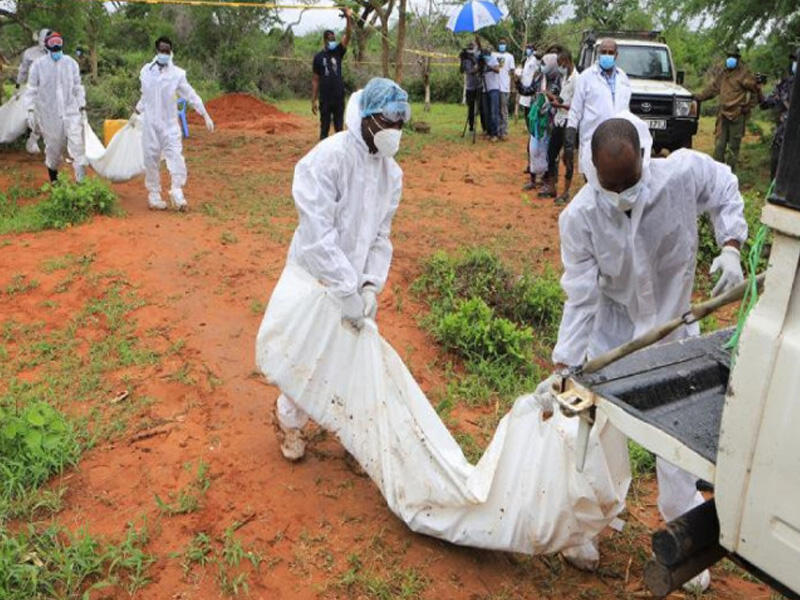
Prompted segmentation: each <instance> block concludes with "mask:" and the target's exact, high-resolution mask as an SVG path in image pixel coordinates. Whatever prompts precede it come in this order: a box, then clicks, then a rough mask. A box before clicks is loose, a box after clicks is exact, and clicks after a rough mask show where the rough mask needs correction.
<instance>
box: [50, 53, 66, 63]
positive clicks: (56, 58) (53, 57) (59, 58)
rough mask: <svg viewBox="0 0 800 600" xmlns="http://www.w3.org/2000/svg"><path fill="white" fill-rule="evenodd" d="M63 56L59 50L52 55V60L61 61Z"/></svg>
mask: <svg viewBox="0 0 800 600" xmlns="http://www.w3.org/2000/svg"><path fill="white" fill-rule="evenodd" d="M62 56H64V53H63V52H62V51H61V50H57V51H55V52H51V53H50V58H52V59H53V60H54V61H56V62H58V61H60V60H61V57H62Z"/></svg>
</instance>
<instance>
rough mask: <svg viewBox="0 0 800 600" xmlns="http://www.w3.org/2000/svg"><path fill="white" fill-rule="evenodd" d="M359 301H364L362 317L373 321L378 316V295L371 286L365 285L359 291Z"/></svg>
mask: <svg viewBox="0 0 800 600" xmlns="http://www.w3.org/2000/svg"><path fill="white" fill-rule="evenodd" d="M361 299H362V300H363V301H364V317H365V318H367V319H372V320H373V321H374V320H375V316H376V315H377V314H378V294H377V292H376V291H375V288H374V287H373V286H371V285H365V286H364V287H363V288H362V290H361Z"/></svg>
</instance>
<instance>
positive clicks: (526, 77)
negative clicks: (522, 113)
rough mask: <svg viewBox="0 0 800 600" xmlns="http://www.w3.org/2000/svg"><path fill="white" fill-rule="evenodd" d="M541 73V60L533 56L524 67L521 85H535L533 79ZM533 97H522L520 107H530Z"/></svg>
mask: <svg viewBox="0 0 800 600" xmlns="http://www.w3.org/2000/svg"><path fill="white" fill-rule="evenodd" d="M538 72H539V59H538V58H536V56H535V55H534V54H531V55H530V56H529V57H528V58H526V59H525V64H524V65H523V66H522V75H521V76H520V83H521V84H522V85H523V86H525V87H530V86H531V85H533V79H534V77H536V74H537V73H538ZM532 99H533V96H520V97H519V104H520V106H525V107H530V105H531V100H532Z"/></svg>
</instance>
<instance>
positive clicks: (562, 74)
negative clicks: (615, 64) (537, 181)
mask: <svg viewBox="0 0 800 600" xmlns="http://www.w3.org/2000/svg"><path fill="white" fill-rule="evenodd" d="M558 74H559V93H558V94H553V93H552V92H551V91H547V92H546V94H547V98H548V100H549V101H550V104H551V105H552V106H553V108H555V109H556V114H555V117H554V118H553V129H552V131H551V133H550V144H549V145H548V147H547V178H546V179H545V188H544V189H543V190H542V191H541V192H540V195H542V196H551V197H552V196H555V195H556V188H557V187H558V155H559V154H560V153H561V149H562V148H563V147H564V133H565V131H566V129H567V119H568V117H569V109H570V105H571V103H572V97H573V96H574V95H575V82H576V81H577V79H578V73H577V72H576V71H575V65H574V64H573V62H572V53H571V52H570V51H569V50H567V49H566V48H562V49H561V50H560V51H559V53H558ZM564 166H565V167H566V174H565V178H564V179H565V186H564V192H563V193H562V194H561V195H560V196H558V197H557V198H556V199H555V203H556V204H566V203H567V201H568V200H569V188H570V185H571V184H572V172H573V162H572V161H569V162H568V163H567V164H565V165H564Z"/></svg>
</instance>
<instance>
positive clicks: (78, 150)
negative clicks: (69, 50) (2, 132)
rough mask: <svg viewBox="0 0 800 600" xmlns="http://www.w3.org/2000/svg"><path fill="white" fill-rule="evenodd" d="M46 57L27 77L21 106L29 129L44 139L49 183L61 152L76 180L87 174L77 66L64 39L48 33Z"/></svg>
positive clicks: (83, 100) (83, 105) (83, 110)
mask: <svg viewBox="0 0 800 600" xmlns="http://www.w3.org/2000/svg"><path fill="white" fill-rule="evenodd" d="M45 48H47V55H46V56H42V57H40V58H37V59H36V60H35V61H34V63H33V65H32V66H31V69H30V73H29V75H28V87H27V88H26V89H25V94H24V96H23V104H24V105H25V108H26V109H27V111H28V127H30V129H31V131H34V130H36V126H37V125H38V126H39V130H40V131H41V133H42V137H43V138H44V164H45V165H46V166H47V172H48V174H49V175H50V181H56V180H57V179H58V168H59V167H60V166H61V161H62V160H63V157H64V149H65V147H66V150H67V151H68V152H69V155H70V156H71V157H72V167H73V169H74V171H75V179H76V180H77V181H81V180H82V179H83V176H84V174H85V172H86V165H87V164H88V161H87V159H86V152H85V147H84V142H83V123H84V120H85V119H86V91H85V90H84V89H83V84H82V83H81V74H80V70H79V69H78V63H77V62H75V60H74V59H73V58H72V57H70V56H66V55H65V54H64V50H63V48H64V39H63V38H62V36H61V34H60V33H58V32H55V31H53V32H51V33H50V34H49V35H48V36H47V38H46V39H45Z"/></svg>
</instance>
